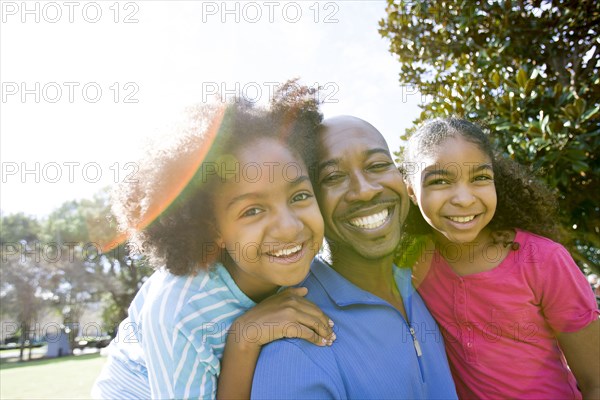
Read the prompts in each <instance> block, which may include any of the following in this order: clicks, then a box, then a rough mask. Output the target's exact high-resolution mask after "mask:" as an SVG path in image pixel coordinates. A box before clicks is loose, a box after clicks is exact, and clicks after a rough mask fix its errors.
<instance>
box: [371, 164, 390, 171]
mask: <svg viewBox="0 0 600 400" xmlns="http://www.w3.org/2000/svg"><path fill="white" fill-rule="evenodd" d="M391 165H392V163H391V162H377V163H373V164H371V165H369V168H368V169H369V170H371V171H381V170H385V169H388V168H389V167H390V166H391Z"/></svg>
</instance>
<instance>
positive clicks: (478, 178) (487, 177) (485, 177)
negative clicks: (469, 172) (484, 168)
mask: <svg viewBox="0 0 600 400" xmlns="http://www.w3.org/2000/svg"><path fill="white" fill-rule="evenodd" d="M493 180H494V177H493V176H491V175H477V176H476V177H474V178H473V181H480V182H481V181H483V182H485V181H493Z"/></svg>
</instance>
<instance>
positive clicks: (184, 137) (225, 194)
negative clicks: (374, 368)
mask: <svg viewBox="0 0 600 400" xmlns="http://www.w3.org/2000/svg"><path fill="white" fill-rule="evenodd" d="M321 118H322V116H321V114H320V112H319V110H318V104H317V101H316V99H315V96H314V94H313V93H312V92H311V91H310V90H308V89H307V88H305V87H299V86H297V85H296V84H295V82H288V83H287V84H286V85H284V86H283V87H282V88H281V90H279V91H277V93H276V94H275V96H274V99H273V101H272V104H271V108H270V109H269V110H265V109H255V108H253V107H251V106H250V105H249V104H248V103H247V102H243V101H242V102H237V103H235V104H230V105H227V106H226V107H216V106H204V107H197V108H195V109H193V110H192V112H191V113H190V124H189V125H188V126H186V127H185V128H184V129H182V130H181V132H180V134H178V135H177V136H176V137H171V138H169V143H161V147H160V148H158V149H156V150H155V151H150V152H149V154H148V157H147V158H146V159H145V161H143V162H142V163H141V164H140V166H139V173H138V176H137V177H136V178H137V180H136V182H135V183H130V184H127V185H122V186H121V187H120V188H119V189H118V191H117V193H116V196H115V202H114V206H113V211H114V213H115V215H116V217H117V218H118V220H119V221H120V224H121V227H122V228H123V229H124V230H125V233H127V234H128V236H129V237H130V238H131V240H132V241H133V242H134V243H136V244H138V245H139V246H140V248H143V249H144V253H145V255H146V256H147V259H148V261H149V262H151V263H152V264H153V265H157V266H161V268H159V269H158V270H157V271H156V272H155V273H154V274H153V275H152V276H151V277H150V278H149V279H148V280H147V281H146V282H145V283H144V285H143V286H142V288H141V289H140V291H139V293H138V294H137V295H136V297H135V299H134V300H133V302H132V303H131V306H130V307H129V316H128V318H127V319H125V320H124V321H123V322H122V323H121V324H120V326H119V330H118V334H117V335H116V337H115V338H114V339H113V341H112V343H111V345H110V347H109V356H108V360H107V363H106V365H105V367H104V369H103V371H102V372H101V375H100V376H99V378H98V379H97V381H96V383H95V385H94V387H93V390H92V395H93V396H94V397H95V398H111V399H112V398H119V399H123V398H128V399H130V398H131V399H138V398H144V399H146V398H153V399H154V398H161V399H162V398H186V399H189V398H215V397H216V389H217V378H218V376H219V374H220V372H221V370H222V368H221V359H222V358H223V357H224V360H223V361H224V368H226V369H227V371H229V372H228V374H226V375H225V376H229V377H230V378H225V376H224V381H223V382H221V385H220V388H222V390H220V391H219V395H220V397H222V396H223V397H229V396H234V395H240V394H242V395H243V394H244V393H245V394H249V393H250V385H251V381H252V373H253V370H254V365H255V362H256V359H257V357H258V353H259V351H260V347H261V346H262V345H263V344H265V343H268V342H270V341H273V340H276V339H279V338H281V337H300V338H304V339H306V340H309V341H312V342H314V343H315V344H316V345H320V346H326V345H331V343H332V341H333V340H335V335H334V334H333V331H332V326H333V322H332V321H331V320H329V318H328V317H327V316H326V315H324V314H323V313H322V312H321V310H320V309H318V308H317V307H316V306H315V305H313V304H312V303H310V302H309V301H307V300H305V299H304V298H303V296H304V295H305V294H306V289H305V288H289V289H286V290H282V291H281V290H279V289H280V287H282V286H291V285H295V284H297V283H299V282H300V281H301V280H302V279H303V278H304V277H305V276H306V274H307V273H308V270H309V267H310V262H311V261H312V259H313V257H314V256H315V254H316V253H317V251H318V250H319V248H320V246H321V243H322V240H323V220H322V217H321V215H320V213H319V208H318V206H317V203H316V201H315V198H314V192H313V188H312V186H311V183H310V179H309V176H308V171H307V168H306V165H307V164H308V162H310V161H309V157H311V156H312V155H311V154H307V152H304V151H303V149H304V145H305V143H306V141H307V140H310V138H311V137H314V135H312V133H311V132H312V130H313V129H316V127H317V126H318V124H319V123H320V121H321ZM306 161H308V162H306ZM308 165H310V164H308ZM225 344H227V351H226V352H225V355H224V354H223V353H224V349H225ZM234 378H235V382H234V381H233V379H234ZM227 379H231V380H227Z"/></svg>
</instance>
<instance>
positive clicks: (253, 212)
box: [242, 207, 262, 218]
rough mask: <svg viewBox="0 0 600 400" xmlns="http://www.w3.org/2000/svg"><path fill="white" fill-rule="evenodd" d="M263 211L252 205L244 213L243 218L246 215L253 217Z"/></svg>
mask: <svg viewBox="0 0 600 400" xmlns="http://www.w3.org/2000/svg"><path fill="white" fill-rule="evenodd" d="M261 212H262V210H261V209H260V208H258V207H252V208H249V209H248V210H246V211H244V212H243V213H242V218H244V217H253V216H255V215H258V214H260V213H261Z"/></svg>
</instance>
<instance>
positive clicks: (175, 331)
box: [142, 319, 219, 399]
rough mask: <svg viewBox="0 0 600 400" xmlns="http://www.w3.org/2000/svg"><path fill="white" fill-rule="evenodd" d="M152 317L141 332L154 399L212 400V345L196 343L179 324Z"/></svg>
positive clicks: (214, 360)
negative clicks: (165, 322)
mask: <svg viewBox="0 0 600 400" xmlns="http://www.w3.org/2000/svg"><path fill="white" fill-rule="evenodd" d="M158 320H159V319H153V323H151V324H149V326H148V327H147V329H144V330H143V333H144V340H143V342H142V343H143V346H144V353H145V354H146V355H147V360H146V363H147V368H148V378H149V381H150V391H151V395H152V398H153V399H173V398H176V399H214V398H215V396H216V389H217V375H218V372H219V371H218V369H219V360H218V358H217V357H216V355H215V354H214V352H213V350H212V348H211V347H210V346H209V345H205V344H204V343H196V340H195V339H194V337H193V335H190V334H189V332H187V331H186V330H185V327H181V326H178V325H176V326H169V324H161V323H159V322H158Z"/></svg>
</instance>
